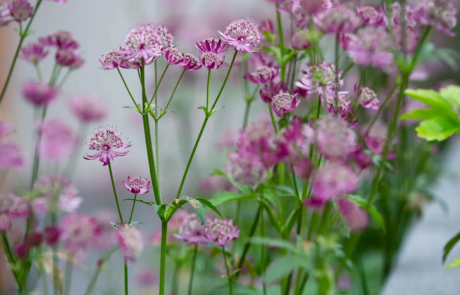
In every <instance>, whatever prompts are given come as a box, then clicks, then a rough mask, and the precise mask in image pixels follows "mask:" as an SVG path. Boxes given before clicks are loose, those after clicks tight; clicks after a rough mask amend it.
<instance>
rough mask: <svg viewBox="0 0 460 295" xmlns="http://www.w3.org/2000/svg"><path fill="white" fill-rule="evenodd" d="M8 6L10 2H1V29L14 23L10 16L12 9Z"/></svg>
mask: <svg viewBox="0 0 460 295" xmlns="http://www.w3.org/2000/svg"><path fill="white" fill-rule="evenodd" d="M8 6H9V5H8V2H4V3H1V2H0V27H3V26H7V25H8V24H9V23H10V22H12V21H13V18H12V17H11V14H10V8H9V7H8Z"/></svg>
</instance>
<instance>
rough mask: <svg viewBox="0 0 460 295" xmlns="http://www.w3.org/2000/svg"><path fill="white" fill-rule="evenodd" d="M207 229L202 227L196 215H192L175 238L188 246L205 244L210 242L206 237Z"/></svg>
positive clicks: (184, 222)
mask: <svg viewBox="0 0 460 295" xmlns="http://www.w3.org/2000/svg"><path fill="white" fill-rule="evenodd" d="M204 232H205V227H204V226H203V225H201V222H200V220H199V219H198V218H197V216H196V214H191V215H189V216H188V218H186V219H185V220H184V221H183V223H182V224H181V226H180V228H179V232H178V233H177V234H174V236H175V237H176V238H177V239H179V240H181V241H184V242H185V243H188V244H194V245H197V244H203V243H206V242H207V241H208V240H207V239H206V237H205V233H204Z"/></svg>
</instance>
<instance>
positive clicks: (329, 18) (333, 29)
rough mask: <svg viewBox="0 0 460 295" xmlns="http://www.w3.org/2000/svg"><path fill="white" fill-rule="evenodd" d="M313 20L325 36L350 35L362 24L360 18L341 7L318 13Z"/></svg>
mask: <svg viewBox="0 0 460 295" xmlns="http://www.w3.org/2000/svg"><path fill="white" fill-rule="evenodd" d="M313 20H314V22H315V24H316V27H317V28H318V29H319V30H320V31H321V32H323V33H325V34H343V33H350V32H352V31H354V30H355V29H356V28H357V27H358V26H359V23H360V20H359V18H358V17H357V16H356V14H355V13H354V12H353V11H352V10H350V9H348V8H346V7H345V6H341V5H338V6H334V7H332V8H330V9H328V10H326V11H322V12H320V13H317V14H316V15H315V17H314V18H313Z"/></svg>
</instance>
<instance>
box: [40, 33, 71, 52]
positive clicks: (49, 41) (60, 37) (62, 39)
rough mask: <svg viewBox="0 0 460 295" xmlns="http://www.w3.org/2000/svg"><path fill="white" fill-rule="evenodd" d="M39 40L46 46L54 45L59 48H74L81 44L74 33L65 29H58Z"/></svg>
mask: <svg viewBox="0 0 460 295" xmlns="http://www.w3.org/2000/svg"><path fill="white" fill-rule="evenodd" d="M39 42H40V44H42V45H44V46H54V47H57V48H58V49H72V50H74V49H77V48H78V46H79V45H78V42H77V40H75V38H74V37H73V35H72V33H70V32H69V31H65V30H60V31H56V32H54V33H51V34H50V35H48V36H46V37H44V38H40V40H39Z"/></svg>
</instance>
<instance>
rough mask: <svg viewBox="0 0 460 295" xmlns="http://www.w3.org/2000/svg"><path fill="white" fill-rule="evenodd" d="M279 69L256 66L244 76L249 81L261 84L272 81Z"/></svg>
mask: <svg viewBox="0 0 460 295" xmlns="http://www.w3.org/2000/svg"><path fill="white" fill-rule="evenodd" d="M278 72H279V69H278V68H273V67H267V66H260V67H257V68H256V70H255V71H254V72H252V73H248V74H247V75H246V76H244V78H245V79H246V80H248V81H249V82H251V83H254V84H258V85H262V84H267V83H269V82H271V81H273V80H274V79H275V78H276V76H277V75H278Z"/></svg>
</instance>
